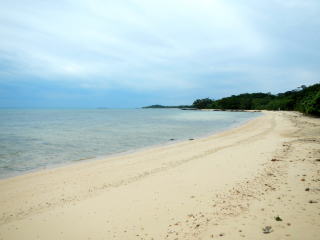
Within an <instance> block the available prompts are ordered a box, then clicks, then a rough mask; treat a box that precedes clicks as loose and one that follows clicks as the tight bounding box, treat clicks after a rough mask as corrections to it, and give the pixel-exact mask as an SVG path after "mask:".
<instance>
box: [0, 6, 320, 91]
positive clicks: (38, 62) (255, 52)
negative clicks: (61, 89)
mask: <svg viewBox="0 0 320 240" xmlns="http://www.w3.org/2000/svg"><path fill="white" fill-rule="evenodd" d="M319 13H320V5H319V2H318V1H317V0H305V1H299V0H294V1H290V2H284V1H279V0H272V1H259V2H257V1H253V0H238V1H236V0H227V1H222V0H171V1H169V0H162V1H147V0H127V1H124V0H123V1H121V0H119V1H103V0H67V1H61V0H57V1H54V2H52V1H39V0H33V1H31V0H25V1H18V0H11V1H5V2H3V3H2V6H1V9H0V38H1V42H0V77H1V80H0V82H1V81H2V82H3V81H6V82H7V81H15V82H19V81H25V80H24V79H30V78H32V77H34V78H35V79H38V80H39V81H47V82H58V83H59V84H63V83H65V84H70V83H72V84H73V86H74V87H75V88H76V87H79V88H88V89H90V88H91V89H112V88H124V89H125V88H127V89H134V90H136V91H148V90H158V91H161V90H164V89H167V88H173V89H176V90H177V91H190V92H192V89H198V93H196V94H198V95H201V94H202V93H206V92H207V91H208V90H207V89H208V88H211V89H212V91H213V94H216V95H218V96H219V94H220V95H221V92H225V89H222V87H226V86H227V87H228V88H230V89H232V88H238V91H244V90H246V89H248V88H249V90H252V91H253V90H259V86H262V88H263V89H261V88H260V89H261V90H264V89H267V88H269V89H277V88H279V79H280V78H281V81H280V82H281V86H280V87H281V88H282V89H284V88H287V87H289V85H290V86H292V87H293V85H294V84H297V83H299V84H300V83H301V84H304V82H305V81H306V82H307V83H313V82H315V81H317V80H318V78H319V70H318V69H320V68H319V67H320V66H319V61H318V59H319V57H320V56H319V54H320V51H319V50H320V49H319V48H320V47H319V44H318V42H319V40H320V35H319V33H318V31H317V29H318V28H319V27H320V26H319V25H320V22H319V20H318V17H317V16H318V15H319ZM26 76H27V77H26ZM248 82H251V84H249V85H247V86H242V85H243V84H247V83H248ZM241 83H242V85H241ZM286 83H288V84H286ZM219 86H220V87H221V88H219ZM232 86H234V87H232ZM275 86H277V87H275ZM294 87H295V86H294ZM282 89H281V90H282ZM201 91H203V92H202V93H201ZM219 91H220V92H219ZM232 91H233V90H232ZM235 91H236V90H235ZM200 93H201V94H200Z"/></svg>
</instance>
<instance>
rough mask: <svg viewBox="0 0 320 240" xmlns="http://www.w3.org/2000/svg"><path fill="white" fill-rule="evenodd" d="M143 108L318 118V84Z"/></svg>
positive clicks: (319, 85)
mask: <svg viewBox="0 0 320 240" xmlns="http://www.w3.org/2000/svg"><path fill="white" fill-rule="evenodd" d="M143 108H179V109H184V110H194V109H216V110H218V109H219V110H231V111H234V110H238V111H241V110H288V111H299V112H302V113H305V114H310V115H317V116H320V83H317V84H314V85H311V86H308V87H307V86H305V85H302V86H300V87H298V88H297V89H294V90H291V91H287V92H284V93H278V94H276V95H274V94H271V93H261V92H259V93H243V94H239V95H232V96H230V97H225V98H221V99H218V100H214V99H210V98H203V99H197V100H195V101H194V102H193V104H192V105H181V106H163V105H151V106H147V107H143Z"/></svg>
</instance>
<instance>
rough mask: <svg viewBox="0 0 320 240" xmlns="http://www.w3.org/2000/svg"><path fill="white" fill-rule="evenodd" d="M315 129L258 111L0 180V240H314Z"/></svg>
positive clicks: (290, 116)
mask: <svg viewBox="0 0 320 240" xmlns="http://www.w3.org/2000/svg"><path fill="white" fill-rule="evenodd" d="M319 128H320V124H319V119H311V118H308V117H304V116H302V115H301V114H298V113H294V112H265V114H264V115H263V116H261V117H258V118H255V119H253V120H249V122H247V123H245V124H244V125H241V126H238V127H235V128H232V129H229V130H227V131H223V132H220V133H216V134H214V135H211V136H208V137H205V138H197V139H195V140H193V141H182V142H178V143H174V144H169V145H164V146H158V147H152V148H150V149H144V150H143V151H136V152H133V153H130V154H124V155H121V156H113V157H108V158H107V159H105V160H103V159H102V160H95V161H85V162H79V163H73V164H71V165H68V166H63V167H59V168H55V169H48V170H42V171H37V172H33V173H29V174H25V175H21V176H17V177H13V178H9V179H3V180H0V193H1V196H2V197H1V199H0V239H21V238H23V239H37V238H39V239H88V238H91V239H177V238H178V239H210V238H217V237H223V236H225V237H228V239H237V238H239V237H242V236H241V235H245V237H250V239H253V238H259V237H260V238H261V237H263V236H268V238H269V239H278V238H279V237H287V238H288V239H299V238H300V239H301V237H302V236H304V235H302V234H306V233H305V231H306V229H307V230H308V233H307V237H304V238H303V239H317V238H316V237H317V236H319V234H320V230H319V229H320V226H319V215H317V213H316V211H315V209H319V203H314V204H313V203H308V201H309V200H310V201H311V200H312V199H314V200H312V201H315V202H317V201H318V202H319V201H320V198H319V193H320V191H317V190H314V189H316V188H315V187H314V184H316V181H312V179H313V180H317V179H316V176H315V177H314V174H315V172H316V171H319V170H315V169H316V168H317V169H319V165H320V162H319V163H315V161H316V159H318V158H319V159H320V153H319V151H316V150H317V149H319V142H320V140H319V135H315V134H314V133H315V131H314V129H317V131H318V129H319ZM312 129H313V130H312ZM309 130H310V131H309ZM311 130H312V131H311ZM297 149H298V150H297ZM308 154H309V155H310V156H309V155H308ZM317 154H318V155H317ZM305 155H308V157H304V156H305ZM272 159H276V160H275V161H271V160H272ZM302 159H305V160H303V161H302ZM306 159H307V160H306ZM309 160H310V163H309V162H308V161H309ZM293 164H295V165H296V166H295V167H294V168H293V167H292V166H291V165H293ZM310 164H311V165H310ZM300 165H301V166H300ZM309 165H310V166H309ZM304 169H307V170H305V173H300V172H298V171H299V170H301V171H302V172H303V171H304ZM316 173H317V172H316ZM270 174H272V175H270ZM297 175H299V176H298V177H297ZM300 175H301V176H300ZM303 175H306V176H303ZM309 177H310V178H309ZM291 178H294V180H293V181H292V182H290V181H289V179H290V180H291ZM301 179H305V180H303V181H302V180H301ZM296 180H297V181H298V183H296V182H295V181H296ZM292 184H293V185H292ZM299 184H300V185H301V184H302V185H301V186H302V187H301V186H300V185H299ZM305 186H309V187H310V189H311V191H310V194H312V196H310V194H309V193H307V194H309V195H308V196H307V198H308V200H305V199H304V198H305V197H306V196H305V195H306V192H305V191H304V187H305ZM288 190H290V191H288ZM279 191H280V192H279ZM302 193H303V194H302ZM292 196H294V199H291V198H290V201H285V199H286V198H289V197H292ZM278 197H280V199H278ZM283 199H284V200H283ZM288 200H289V199H288ZM300 200H301V201H303V202H302V203H300V205H299V206H298V207H296V209H294V210H293V209H292V207H293V204H295V206H296V203H295V201H300ZM270 204H271V205H272V206H274V207H272V206H270ZM283 204H285V205H283ZM284 206H285V207H284ZM262 208H263V209H264V210H263V211H262V210H261V209H262ZM303 208H304V209H305V210H302V209H303ZM275 210H277V211H278V212H279V213H278V212H276V211H275ZM300 211H303V212H302V213H301V212H300ZM277 214H281V217H283V218H284V219H285V221H283V222H281V223H279V222H275V220H274V219H273V218H274V217H275V216H276V215H277ZM300 215H301V216H300ZM297 216H300V217H301V218H297ZM236 219H237V220H236ZM288 219H290V222H289V220H288ZM297 221H298V223H299V225H298V224H297V225H296V222H297ZM221 223H223V224H221ZM238 223H242V224H244V225H240V224H239V225H238ZM288 223H290V225H288ZM260 225H261V226H260ZM264 225H268V226H269V225H272V229H273V230H274V232H272V233H270V234H268V235H264V234H263V233H262V230H261V228H262V227H265V226H264ZM240 226H241V227H240ZM240 228H241V229H240ZM240 230H241V232H240ZM293 233H294V234H293ZM286 234H290V237H289V236H286ZM220 235H222V236H220Z"/></svg>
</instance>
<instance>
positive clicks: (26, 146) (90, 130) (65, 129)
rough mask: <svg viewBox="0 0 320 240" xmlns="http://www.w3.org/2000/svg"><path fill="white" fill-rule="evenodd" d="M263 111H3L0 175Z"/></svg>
mask: <svg viewBox="0 0 320 240" xmlns="http://www.w3.org/2000/svg"><path fill="white" fill-rule="evenodd" d="M260 114H261V113H248V112H213V111H183V110H179V109H76V110H70V109H67V110H66V109H65V110H61V109H59V110H57V109H1V110H0V178H6V177H10V176H16V175H20V174H23V173H26V172H30V171H34V170H37V169H44V168H50V167H54V166H58V165H63V164H69V163H71V162H77V161H83V160H89V159H95V158H97V157H101V156H108V155H111V154H116V153H123V152H127V151H130V150H135V149H141V148H144V147H149V146H153V145H159V144H166V143H168V142H172V141H181V140H188V139H190V138H197V137H201V136H205V135H208V134H212V133H215V132H219V131H222V130H225V129H228V128H231V127H234V126H237V125H240V124H241V123H244V122H246V121H248V120H249V119H252V118H254V117H257V116H259V115H260Z"/></svg>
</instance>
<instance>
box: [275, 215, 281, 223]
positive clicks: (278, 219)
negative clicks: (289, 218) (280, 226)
mask: <svg viewBox="0 0 320 240" xmlns="http://www.w3.org/2000/svg"><path fill="white" fill-rule="evenodd" d="M274 219H275V220H276V221H278V222H279V221H282V218H281V217H280V216H276V217H275V218H274Z"/></svg>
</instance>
